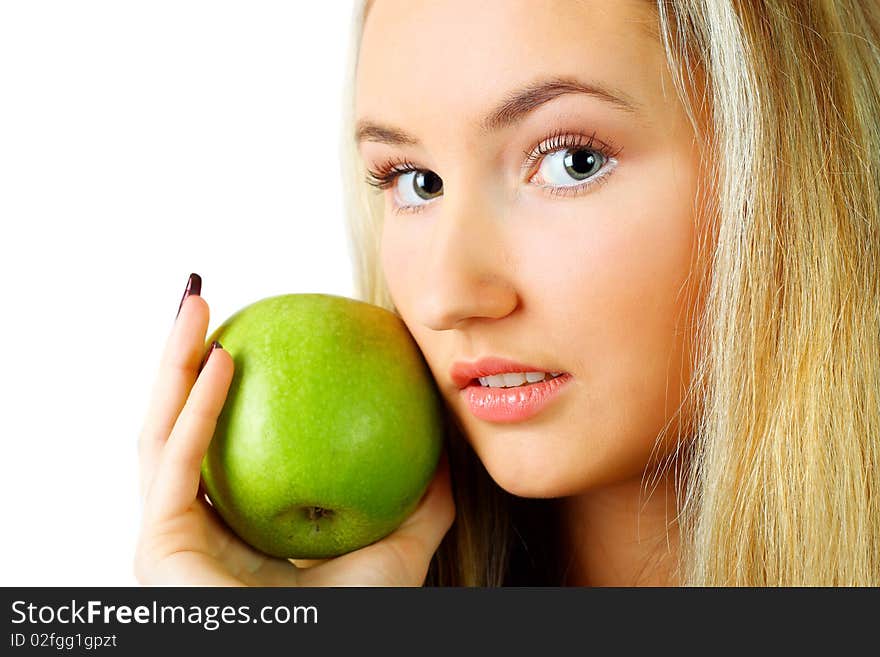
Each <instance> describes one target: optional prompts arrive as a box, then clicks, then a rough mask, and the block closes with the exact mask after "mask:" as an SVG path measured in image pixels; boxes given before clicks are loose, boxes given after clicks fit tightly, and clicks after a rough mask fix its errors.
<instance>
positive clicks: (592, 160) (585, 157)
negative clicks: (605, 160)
mask: <svg viewBox="0 0 880 657" xmlns="http://www.w3.org/2000/svg"><path fill="white" fill-rule="evenodd" d="M595 165H596V155H595V153H593V152H592V151H588V150H583V149H581V150H578V151H574V152H573V153H569V154H568V155H567V156H566V157H565V168H566V170H567V171H568V172H569V173H570V174H571V175H573V176H575V177H577V178H580V179H583V178H586V177H587V176H589V175H590V174H591V173H592V171H593V168H594V167H595Z"/></svg>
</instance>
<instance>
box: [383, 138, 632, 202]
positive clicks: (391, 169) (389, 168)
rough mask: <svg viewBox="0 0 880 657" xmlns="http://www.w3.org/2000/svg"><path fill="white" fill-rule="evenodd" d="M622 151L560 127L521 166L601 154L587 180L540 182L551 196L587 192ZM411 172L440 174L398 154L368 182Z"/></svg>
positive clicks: (524, 169) (388, 181)
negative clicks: (558, 156)
mask: <svg viewBox="0 0 880 657" xmlns="http://www.w3.org/2000/svg"><path fill="white" fill-rule="evenodd" d="M622 150H623V149H622V148H618V147H616V146H615V145H614V144H613V143H611V142H609V141H607V140H600V139H598V138H597V137H596V133H595V132H593V133H592V134H590V135H589V136H587V135H583V134H575V133H568V132H564V131H561V130H556V131H554V132H552V133H550V134H548V135H547V136H545V137H544V138H543V139H542V140H541V141H540V142H539V143H538V144H537V145H536V146H535V147H534V148H533V149H532V150H530V151H523V155H524V160H523V162H522V165H521V167H520V169H521V174H522V175H525V174H531V172H532V169H534V167H535V165H536V164H538V162H539V161H542V162H541V165H542V166H541V169H543V164H544V162H543V161H546V159H545V158H546V157H547V156H548V155H552V154H555V153H558V152H563V151H572V152H580V151H586V152H591V153H594V154H598V155H599V157H600V158H601V160H602V167H601V168H600V169H599V170H598V171H597V172H595V173H594V174H592V175H591V176H590V178H589V179H588V180H586V182H585V183H582V184H579V185H561V186H560V185H536V186H537V187H540V188H544V189H546V190H547V191H548V193H550V194H551V195H558V196H571V195H574V194H577V193H579V192H581V191H583V190H584V189H585V188H587V187H593V186H594V185H597V184H600V183H603V182H605V181H606V180H607V178H608V176H609V175H610V174H611V172H612V170H613V169H614V167H615V166H616V157H617V156H618V155H619V154H620V153H621V152H622ZM609 163H613V164H611V166H610V167H609ZM411 172H421V173H422V174H430V175H431V176H434V177H436V178H437V179H438V180H439V176H436V174H434V173H433V172H432V171H430V170H429V169H423V168H420V167H418V166H417V165H416V164H415V163H414V162H412V161H410V160H409V159H408V158H406V157H394V158H389V159H387V160H385V161H383V162H382V163H380V164H379V165H378V166H377V167H376V169H369V170H368V172H367V173H368V175H367V178H366V182H367V184H369V185H371V186H373V187H375V188H377V189H379V190H386V189H388V188H390V187H391V186H392V185H393V184H394V183H395V182H396V181H397V178H399V177H400V176H402V175H405V174H408V173H411ZM532 175H534V174H531V175H530V179H531V176H532ZM423 177H424V176H423ZM425 200H430V199H425ZM426 205H428V204H427V203H424V204H417V205H402V206H398V207H395V211H397V212H404V211H410V212H419V211H421V210H422V209H424V207H425V206H426Z"/></svg>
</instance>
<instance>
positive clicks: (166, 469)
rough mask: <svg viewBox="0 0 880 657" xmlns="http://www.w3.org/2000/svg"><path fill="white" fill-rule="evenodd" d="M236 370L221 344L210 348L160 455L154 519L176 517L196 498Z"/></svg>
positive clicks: (152, 498)
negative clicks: (210, 446)
mask: <svg viewBox="0 0 880 657" xmlns="http://www.w3.org/2000/svg"><path fill="white" fill-rule="evenodd" d="M233 370H234V366H233V362H232V356H230V355H229V353H228V352H226V351H225V350H224V349H223V348H222V347H220V346H218V347H217V348H216V349H214V350H213V351H211V353H210V354H209V357H208V360H207V362H206V363H205V366H204V369H203V370H202V373H201V374H200V375H199V377H198V379H197V380H196V383H195V385H194V386H193V388H192V391H191V392H190V394H189V398H188V399H187V401H186V404H185V405H184V407H183V410H182V411H181V412H180V415H179V416H178V418H177V422H175V424H174V428H173V429H172V430H171V435H170V436H169V437H168V441H167V442H166V443H165V446H164V447H163V449H162V453H161V455H160V457H159V461H158V465H157V467H156V471H155V475H154V477H153V481H152V483H151V485H150V487H149V491H148V499H147V507H148V510H147V511H146V514H145V515H148V516H149V517H150V518H151V519H152V520H157V519H162V518H171V517H174V516H175V515H177V514H179V513H182V512H183V511H185V510H186V509H187V508H188V507H189V506H190V505H191V504H192V503H193V501H195V499H196V496H197V494H198V490H199V481H200V473H201V464H202V459H204V457H205V452H207V450H208V445H209V444H210V442H211V438H212V437H213V435H214V429H215V428H216V426H217V418H218V417H219V416H220V411H221V410H222V409H223V404H224V402H225V401H226V394H227V392H228V391H229V384H230V383H231V382H232V374H233Z"/></svg>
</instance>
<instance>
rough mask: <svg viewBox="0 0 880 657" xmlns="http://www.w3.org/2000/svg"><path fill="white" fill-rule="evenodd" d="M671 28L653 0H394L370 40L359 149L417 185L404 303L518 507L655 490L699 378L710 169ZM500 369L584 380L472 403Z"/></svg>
mask: <svg viewBox="0 0 880 657" xmlns="http://www.w3.org/2000/svg"><path fill="white" fill-rule="evenodd" d="M654 24H655V23H654V15H653V13H652V11H651V8H650V3H648V2H646V1H645V0H627V1H623V0H621V1H618V2H606V1H604V0H596V1H587V0H580V1H572V0H556V1H550V0H547V1H545V2H533V1H530V0H493V1H484V2H476V3H475V2H468V1H466V0H460V1H459V0H438V1H431V2H411V0H379V1H378V2H376V3H375V4H374V6H373V7H372V9H371V10H370V13H369V15H368V18H367V21H366V23H365V26H364V33H363V42H362V46H361V53H360V60H359V64H358V77H357V89H356V117H357V120H358V127H359V129H360V130H359V134H361V136H362V137H363V138H362V140H361V141H360V149H361V154H362V156H363V158H364V162H365V164H366V166H367V168H368V169H369V171H370V172H371V174H372V175H373V176H381V175H383V174H389V171H388V170H387V168H388V167H387V165H388V164H391V165H393V167H394V168H395V169H397V170H398V171H392V172H390V175H391V176H392V178H391V179H390V180H387V182H389V183H390V186H388V187H387V188H385V190H384V192H382V193H384V203H385V213H384V222H383V223H384V227H383V232H382V241H381V261H382V265H383V268H384V273H385V277H386V280H387V283H388V288H389V290H390V293H391V296H392V299H393V300H394V303H395V305H396V307H397V310H398V312H399V313H400V315H401V317H402V318H403V320H404V321H405V322H406V325H407V326H408V328H409V330H410V332H411V333H412V335H413V336H414V338H415V340H416V341H417V342H418V344H419V347H420V348H421V350H422V352H423V354H424V356H425V359H426V360H427V362H428V365H429V366H430V368H431V371H432V372H433V375H434V377H435V378H436V380H437V383H438V385H439V387H440V390H441V391H442V393H443V395H444V397H445V399H446V401H447V403H448V404H449V406H450V407H451V409H452V410H453V412H454V413H455V415H456V416H457V418H458V419H459V422H460V424H461V425H462V427H463V428H464V430H465V432H466V434H467V436H468V439H469V440H470V442H471V444H472V446H473V448H474V449H475V451H476V452H477V454H478V455H479V457H480V458H481V460H482V461H483V463H484V464H485V466H486V468H487V470H488V471H489V473H490V474H491V475H492V477H493V478H494V479H495V481H496V482H497V483H498V484H499V485H500V486H502V487H503V488H505V489H506V490H507V491H509V492H511V493H513V494H515V495H521V496H525V497H559V496H565V495H572V494H576V493H579V492H584V491H586V490H589V489H591V488H595V487H598V486H601V485H605V484H609V483H613V482H616V481H622V480H624V479H628V478H632V477H637V476H640V475H641V473H642V472H643V471H644V470H645V467H646V465H647V464H648V463H650V462H651V459H652V456H657V454H658V452H657V451H656V450H654V443H655V440H656V438H657V436H658V433H659V432H660V431H661V429H662V428H663V427H664V425H665V424H666V422H667V420H669V419H670V418H672V417H673V413H674V412H675V410H676V409H677V407H678V405H679V402H680V401H681V399H682V392H683V386H684V385H686V384H687V383H688V381H689V378H690V367H689V363H688V359H689V356H688V349H689V344H690V335H689V333H688V331H686V330H685V328H686V327H685V324H686V320H688V319H689V312H690V310H689V309H690V308H691V307H690V305H689V304H690V303H691V302H692V299H691V297H692V294H691V291H690V290H691V286H690V285H686V283H687V279H688V274H689V271H690V268H691V257H692V255H693V248H692V247H693V245H694V244H695V243H696V239H697V234H698V231H699V230H700V226H701V223H700V221H701V220H700V217H699V215H700V214H701V213H700V212H698V210H697V209H696V208H695V206H694V203H695V194H696V190H697V183H698V179H699V176H700V170H701V169H700V165H699V156H698V151H697V145H696V142H695V138H694V135H693V132H692V130H691V128H690V125H689V123H688V121H687V118H686V115H685V112H684V110H683V108H682V107H681V105H680V104H679V102H678V100H677V99H676V96H675V93H674V89H673V86H672V83H671V79H670V78H669V76H668V73H667V70H666V61H665V57H664V52H663V49H662V46H661V44H660V41H659V40H658V37H657V36H656V35H654V34H652V30H655V29H656V28H655V27H654ZM400 169H403V172H402V173H401V172H400V171H399V170H400ZM407 169H413V170H407ZM377 193H379V192H377ZM695 275H696V272H695ZM491 358H500V359H506V360H508V361H514V362H515V363H517V364H519V365H514V366H513V367H514V369H516V368H517V367H519V371H532V370H534V371H538V372H548V373H555V372H564V373H565V374H563V375H562V376H561V377H559V379H558V380H554V381H553V382H552V383H548V382H547V381H544V382H543V383H534V384H530V383H528V381H526V385H523V386H519V387H507V388H500V389H499V388H494V387H491V388H490V387H484V386H483V385H482V383H481V382H480V381H479V380H476V381H474V382H473V383H472V384H471V385H467V386H466V387H464V388H463V389H462V386H465V385H466V381H457V380H456V378H457V377H456V376H454V375H453V372H455V373H456V374H457V376H458V377H460V378H464V379H468V380H470V379H476V378H477V377H478V375H480V374H481V373H486V374H489V373H493V372H500V371H501V370H503V369H504V368H502V367H498V364H497V362H495V363H493V362H491V361H487V362H485V367H486V368H487V369H483V370H480V369H477V370H476V371H474V370H469V369H468V368H467V365H468V364H474V363H477V362H478V361H480V360H481V359H491ZM478 365H479V363H478ZM520 365H521V366H522V367H520ZM549 376H550V375H549V374H548V375H547V377H549ZM531 378H534V377H531ZM519 380H520V379H516V378H510V377H508V379H507V380H505V377H504V376H503V375H502V376H499V377H497V378H494V379H491V380H486V382H489V383H493V384H496V385H498V384H501V383H504V384H515V383H517V381H519ZM560 384H561V385H560ZM548 391H552V394H550V395H548V394H546V393H547V392H548ZM687 421H688V420H687V415H685V417H684V418H683V419H682V420H681V422H682V425H681V426H682V427H684V426H685V423H686V422H687ZM675 422H678V420H677V419H675ZM675 422H674V423H673V424H672V425H671V433H672V436H673V437H674V436H675V433H676V430H677V428H678V425H677V424H676V423H675ZM670 448H671V447H669V446H668V444H667V445H666V446H660V447H659V453H660V454H661V455H662V452H663V451H664V450H667V449H670Z"/></svg>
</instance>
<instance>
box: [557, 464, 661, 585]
mask: <svg viewBox="0 0 880 657" xmlns="http://www.w3.org/2000/svg"><path fill="white" fill-rule="evenodd" d="M559 505H560V507H559V511H560V517H561V520H562V546H563V558H565V559H566V560H567V564H568V567H567V569H566V576H565V584H566V585H567V586H675V585H677V577H676V575H675V566H676V560H677V557H678V545H679V539H678V524H677V522H676V517H677V508H678V507H677V500H676V496H675V486H674V483H673V478H672V474H671V473H667V474H666V475H665V476H663V477H661V478H660V479H659V481H657V483H656V487H654V488H653V489H652V487H651V486H650V485H649V484H647V483H646V484H645V485H643V484H642V481H641V477H638V478H634V479H631V480H628V481H623V482H616V483H614V484H611V485H608V486H605V487H602V488H599V489H596V490H591V491H589V492H585V493H582V494H579V495H574V496H571V497H566V498H562V499H560V500H559Z"/></svg>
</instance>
